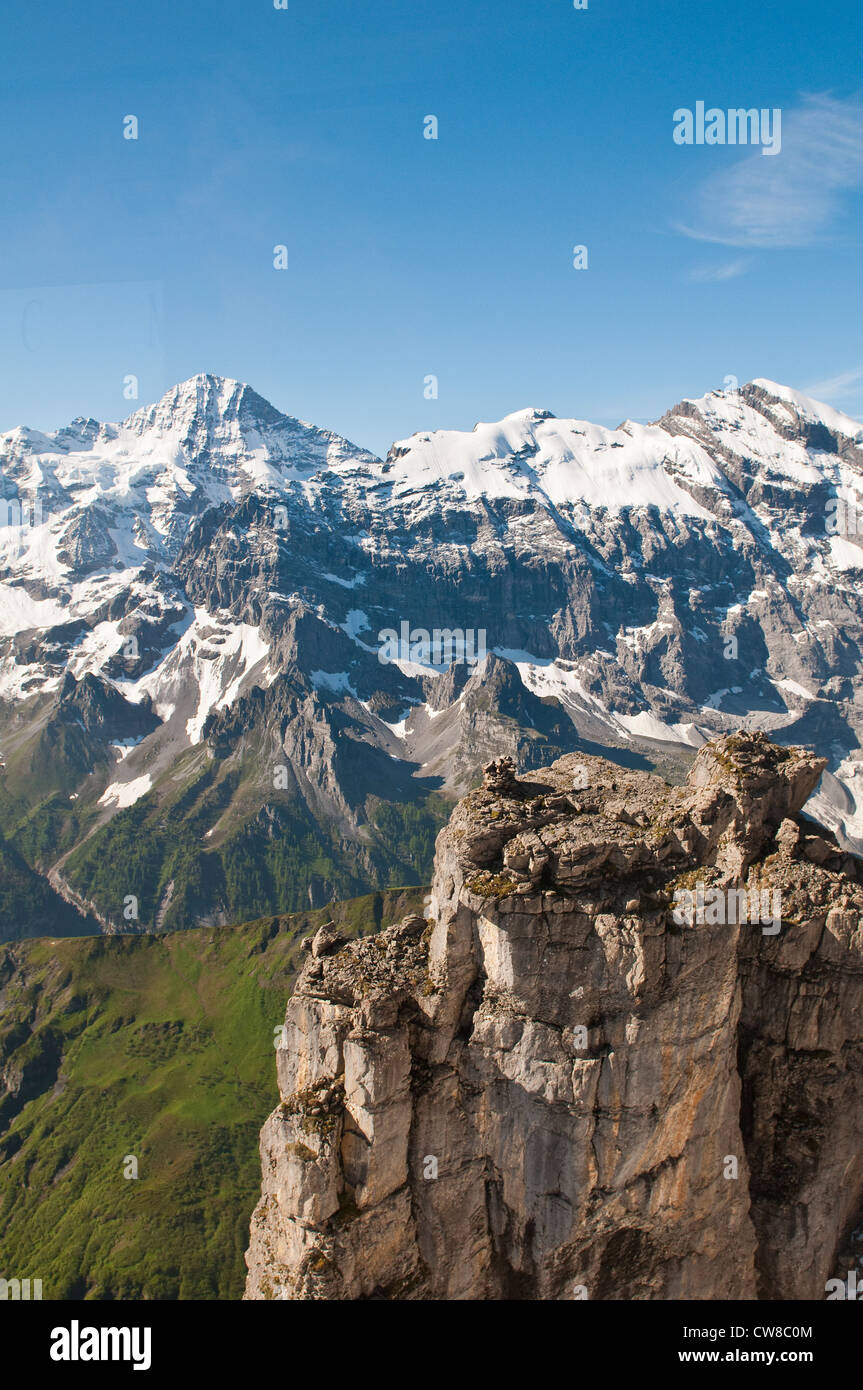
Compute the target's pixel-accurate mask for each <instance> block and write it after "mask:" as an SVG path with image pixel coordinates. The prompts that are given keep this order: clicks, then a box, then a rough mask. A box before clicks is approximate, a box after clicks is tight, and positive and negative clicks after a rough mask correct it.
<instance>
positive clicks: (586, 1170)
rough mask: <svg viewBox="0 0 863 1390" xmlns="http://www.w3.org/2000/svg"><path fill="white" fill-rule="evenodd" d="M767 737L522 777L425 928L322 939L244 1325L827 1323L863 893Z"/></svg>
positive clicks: (297, 995)
mask: <svg viewBox="0 0 863 1390" xmlns="http://www.w3.org/2000/svg"><path fill="white" fill-rule="evenodd" d="M822 766H823V762H822V760H820V759H817V758H815V757H813V756H812V755H811V754H810V753H808V752H805V751H803V750H800V749H783V748H779V747H776V746H775V745H772V744H771V743H769V742H768V741H767V739H766V738H765V737H764V736H763V735H757V734H756V735H750V734H747V735H734V736H730V737H725V738H723V739H720V740H717V741H715V742H713V743H711V744H709V745H707V746H705V747H704V748H703V749H702V750H701V751H700V752H699V754H698V757H697V758H696V761H695V763H694V765H693V767H692V770H691V773H690V776H689V780H688V783H687V785H686V786H684V787H679V788H674V789H673V788H671V787H669V786H668V785H667V784H666V783H665V782H663V781H662V780H661V779H660V778H658V777H656V776H652V775H648V774H645V773H640V772H629V771H623V770H621V769H620V768H619V767H616V766H612V765H611V764H609V763H607V762H605V761H604V760H601V759H598V758H591V757H583V758H582V757H576V756H572V755H568V756H566V757H564V758H562V759H560V760H559V761H558V762H556V763H554V765H553V766H552V767H551V768H549V769H546V770H543V771H542V772H541V773H536V774H532V775H531V777H530V778H527V777H524V778H520V779H519V778H515V777H513V776H512V770H511V768H509V767H508V766H507V765H506V764H505V763H502V762H498V763H497V764H495V765H493V766H491V767H490V768H489V769H487V775H486V785H485V786H483V787H482V788H480V789H478V790H476V791H474V792H472V793H470V794H469V795H468V796H467V797H465V799H464V800H463V801H462V802H461V803H460V804H459V806H458V808H457V809H456V811H455V813H454V815H453V817H452V820H451V822H450V824H449V825H448V827H447V828H446V829H445V830H444V831H443V832H442V833H441V835H440V837H439V840H438V847H437V859H436V872H435V878H434V885H433V891H432V899H431V904H430V908H429V915H428V920H425V919H422V918H417V917H409V918H406V919H405V920H404V921H403V922H402V923H401V924H400V925H398V926H395V927H392V928H390V929H389V930H387V931H385V932H383V933H381V934H380V935H379V936H376V937H372V938H367V939H364V940H360V941H355V942H351V943H348V944H344V943H342V942H340V941H339V940H338V939H337V938H336V939H332V940H331V939H330V938H327V940H326V941H325V940H323V939H319V940H316V942H315V943H313V948H312V950H311V951H310V954H309V956H308V958H307V963H306V965H305V968H304V970H303V972H302V974H301V976H300V977H299V980H298V982H297V985H296V988H295V991H294V995H293V998H292V999H291V1001H290V1003H289V1005H288V1010H287V1017H286V1022H285V1032H284V1035H283V1039H282V1045H281V1047H280V1048H279V1050H278V1054H277V1057H278V1076H279V1086H280V1093H281V1103H280V1105H279V1106H278V1108H277V1109H276V1110H275V1111H274V1113H273V1114H272V1115H271V1116H270V1118H269V1120H268V1121H267V1122H266V1125H265V1126H264V1129H263V1132H262V1136H261V1153H262V1159H263V1185H262V1196H261V1200H260V1202H259V1204H258V1206H257V1208H256V1210H255V1213H254V1215H253V1218H252V1226H251V1243H250V1249H249V1252H248V1254H247V1264H248V1269H249V1274H248V1281H247V1292H246V1297H247V1298H252V1299H256V1298H281V1299H301V1300H305V1299H334V1300H345V1299H374V1298H386V1299H414V1300H415V1299H509V1298H517V1299H571V1298H584V1297H587V1298H591V1299H675V1298H681V1299H714V1298H743V1299H754V1298H781V1299H788V1298H823V1297H824V1285H825V1281H826V1280H827V1279H828V1278H829V1277H830V1276H831V1274H832V1273H833V1272H834V1263H835V1260H836V1257H837V1253H838V1252H839V1251H840V1249H842V1248H843V1241H844V1242H846V1245H847V1241H848V1239H849V1232H850V1230H851V1227H852V1225H853V1224H854V1220H855V1217H856V1215H857V1213H858V1212H859V1210H860V1205H861V1197H863V1143H861V1140H863V928H861V906H863V884H861V882H860V877H859V876H858V875H859V868H860V865H859V861H857V860H855V859H854V858H852V857H850V856H849V855H847V854H846V853H844V852H843V851H841V850H840V849H839V847H838V845H837V843H836V842H835V841H834V840H832V838H830V837H829V836H827V835H823V834H821V833H815V828H814V826H812V825H811V824H808V823H807V822H805V821H802V820H801V819H799V814H798V813H799V811H800V808H801V806H802V805H803V803H804V801H805V800H806V798H807V797H808V796H809V795H810V793H811V791H812V788H813V787H814V786H815V784H816V782H817V780H818V777H819V775H820V773H821V769H822Z"/></svg>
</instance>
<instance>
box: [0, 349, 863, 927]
mask: <svg viewBox="0 0 863 1390" xmlns="http://www.w3.org/2000/svg"><path fill="white" fill-rule="evenodd" d="M0 496H2V498H3V499H5V503H6V508H7V512H6V515H5V517H0V520H7V521H8V522H9V523H10V524H8V525H6V526H5V527H0V658H2V660H0V757H2V758H3V759H4V760H5V761H4V766H3V767H2V768H0V778H2V779H3V784H4V789H5V807H6V809H5V811H4V812H3V813H2V814H3V819H2V823H0V830H2V832H3V834H4V835H5V837H6V838H7V839H8V840H9V841H11V842H12V844H13V847H14V848H15V850H16V851H17V852H20V853H21V854H23V855H24V857H25V858H26V859H27V861H28V862H29V863H30V864H31V865H32V866H33V867H36V868H38V869H39V870H40V871H42V872H47V873H50V874H51V877H52V881H53V882H54V884H55V886H57V887H59V888H60V890H61V891H62V892H64V893H66V895H67V896H69V897H72V898H74V899H75V900H76V901H78V902H79V903H86V904H88V905H90V906H91V907H92V909H93V911H94V912H96V914H97V915H98V916H99V917H101V919H102V920H103V922H104V923H105V924H108V925H110V926H115V927H120V928H124V927H126V928H128V927H131V928H132V929H134V928H135V927H136V926H138V927H139V928H140V927H153V926H158V925H165V924H167V925H172V924H173V925H183V924H190V923H191V922H192V921H195V920H211V919H212V920H230V919H232V917H233V916H234V915H241V913H242V912H246V913H247V914H249V915H251V913H252V910H253V909H254V910H260V911H271V910H275V909H276V908H283V909H287V908H289V907H293V906H298V905H303V904H304V903H307V902H309V901H311V902H312V903H315V904H317V903H318V902H320V901H326V899H327V896H328V895H329V894H330V893H333V892H338V893H340V894H342V895H344V894H345V893H346V892H351V891H357V892H359V891H363V890H365V889H367V888H368V887H369V886H375V885H386V884H388V883H390V882H395V881H419V880H421V877H422V874H423V873H424V872H425V871H426V868H427V862H426V861H427V858H428V855H429V853H430V846H431V839H432V837H433V833H434V829H435V826H436V825H437V824H438V823H439V821H440V818H441V815H442V814H443V812H444V810H445V802H444V801H443V800H441V797H446V796H447V795H451V794H453V793H455V792H457V791H460V790H462V789H463V788H464V787H465V786H466V785H469V783H470V782H471V780H472V779H473V778H475V776H476V774H477V771H478V767H479V765H480V763H481V762H482V761H484V760H486V759H487V758H488V757H489V756H494V755H499V754H500V753H502V752H508V753H512V754H514V755H515V756H516V757H517V759H518V760H519V761H520V762H521V764H522V765H523V766H531V765H538V764H540V763H542V762H548V761H549V759H550V758H551V757H553V756H557V755H558V753H559V752H563V751H569V750H571V749H577V748H578V747H589V748H591V749H596V748H601V749H603V750H606V751H609V752H610V754H611V756H614V757H617V758H618V759H619V760H621V761H629V762H641V763H644V762H645V760H646V761H647V762H649V763H654V764H658V765H660V766H662V767H665V768H667V769H669V771H670V772H672V773H673V772H675V771H677V770H679V769H681V768H682V766H683V765H684V764H685V762H686V760H688V759H689V758H690V757H691V756H692V752H693V750H694V749H695V748H696V747H697V746H698V745H699V744H700V743H701V742H702V741H703V739H704V738H705V737H706V736H707V735H708V734H709V733H711V732H713V731H719V730H724V729H729V728H734V727H738V726H739V725H741V724H746V725H748V726H750V727H758V728H764V729H767V730H769V731H777V732H778V731H781V736H782V738H783V740H785V741H791V742H804V743H810V744H813V745H814V746H815V747H816V748H818V750H819V751H820V752H822V753H824V754H825V755H826V756H828V757H829V758H830V769H831V771H830V772H829V773H828V774H825V778H824V780H823V783H822V786H821V788H820V789H819V792H818V794H817V795H816V797H815V798H814V799H813V801H812V802H811V803H810V808H809V809H810V810H811V811H812V813H813V814H814V815H816V816H818V817H819V818H821V819H822V820H823V822H824V823H825V824H826V825H827V826H828V827H830V828H831V829H833V830H834V831H835V832H836V833H837V834H838V835H839V836H840V838H842V839H843V840H844V841H845V842H846V843H847V844H848V845H849V846H850V847H852V848H856V849H858V850H861V849H863V759H861V756H860V754H859V751H858V750H859V742H860V740H859V734H860V728H861V723H863V716H861V709H863V705H861V699H860V692H861V676H863V658H861V651H860V638H861V629H863V599H861V592H860V590H861V580H863V426H861V425H860V424H859V423H857V422H856V421H854V420H851V419H850V418H848V417H847V416H844V415H841V414H840V413H839V412H837V411H834V410H832V409H830V408H829V407H828V406H824V405H820V404H818V403H817V402H815V401H812V400H810V399H808V398H807V397H805V396H803V395H801V394H799V393H797V392H794V391H791V390H789V389H788V388H786V387H783V386H778V385H776V384H774V383H771V382H768V381H755V382H752V383H751V384H750V385H748V386H746V387H744V388H743V389H742V390H740V391H739V392H729V393H721V392H715V393H711V394H710V395H708V396H706V397H704V398H702V399H700V400H693V401H684V402H682V403H681V404H679V405H677V406H676V407H674V409H673V410H671V411H670V412H669V413H668V414H667V415H665V416H664V417H663V418H662V419H661V420H659V421H658V422H656V423H655V424H651V425H639V424H634V423H632V422H630V421H627V422H625V423H624V424H622V425H621V426H620V427H619V428H618V429H616V430H609V429H604V428H602V427H600V426H596V425H592V424H590V423H588V422H586V421H579V420H559V419H556V418H555V417H554V416H552V415H551V414H550V413H549V412H548V411H543V410H530V409H529V410H522V411H518V412H516V413H514V414H512V415H508V416H506V417H505V419H503V420H501V421H499V422H498V423H496V424H478V425H477V426H475V428H474V429H473V430H472V431H466V432H460V431H451V430H441V431H435V432H432V433H421V434H417V435H414V436H412V437H411V438H410V439H407V440H403V441H400V442H398V443H396V444H394V445H393V447H392V449H391V450H390V452H389V455H388V456H387V458H386V460H381V459H378V458H376V457H374V456H373V455H372V454H369V453H367V452H365V451H363V450H361V449H358V448H356V447H355V446H354V445H352V444H350V443H349V442H348V441H346V440H344V439H341V438H340V437H338V436H337V435H334V434H332V433H330V432H328V431H326V430H322V429H317V428H315V427H314V426H312V425H307V424H304V423H303V422H301V421H299V420H296V419H293V418H291V417H288V416H284V415H281V414H280V413H279V412H278V411H277V410H275V409H274V408H273V407H272V406H271V405H269V404H268V403H267V402H266V401H264V400H263V399H262V398H261V397H260V396H258V395H256V393H255V392H254V391H252V390H251V389H250V388H249V387H248V386H245V385H242V384H241V383H239V382H235V381H228V380H225V379H223V378H217V377H211V376H198V377H194V378H192V379H191V380H190V381H187V382H185V383H183V384H182V385H180V386H177V387H175V388H174V389H173V390H172V391H170V392H169V393H168V394H167V395H166V396H164V397H163V398H162V400H161V401H159V402H158V403H157V404H156V405H153V406H150V407H147V408H145V409H142V410H138V411H136V412H135V413H134V414H133V415H131V416H130V417H129V419H127V420H126V421H125V422H124V423H123V424H119V425H113V424H99V423H98V422H96V421H93V420H83V419H78V420H75V421H73V423H72V424H71V425H70V426H69V427H67V428H66V429H64V430H60V431H58V432H57V433H56V434H50V435H49V434H42V433H39V432H37V431H35V430H30V429H23V428H20V429H16V430H13V431H10V432H8V433H7V434H5V435H0ZM858 522H859V524H858ZM422 630H425V631H426V632H427V633H429V634H430V635H433V634H434V632H435V630H437V631H438V632H444V633H446V632H451V631H453V630H456V631H458V632H467V633H469V634H471V636H472V640H473V643H474V647H473V652H474V653H475V654H478V655H479V656H480V657H481V658H482V659H480V660H477V661H476V662H475V663H473V664H469V663H461V664H452V665H450V664H449V662H448V661H447V654H446V650H445V648H444V649H443V651H438V652H436V651H434V650H433V649H432V650H430V649H429V647H428V645H427V644H424V643H423V641H422ZM386 633H392V634H394V635H395V634H399V636H400V637H401V636H402V635H406V636H407V641H406V643H403V644H402V645H400V646H397V648H396V652H395V656H394V657H393V658H392V659H389V657H390V656H392V653H391V652H390V649H389V647H387V642H386V640H385V639H384V636H383V634H386ZM411 634H413V636H412V637H411ZM387 640H390V639H387ZM483 652H485V653H487V654H486V655H484V656H483V655H482V654H483ZM451 654H452V653H450V655H451ZM382 656H386V657H387V658H388V659H385V660H382V659H381V657H382ZM160 827H161V828H160ZM166 827H167V828H166ZM133 832H134V833H133ZM160 837H161V838H160ZM144 843H146V845H147V847H148V848H147V851H146V854H145V853H144V851H143V849H142V845H143V844H144ZM109 861H110V862H111V863H112V864H113V866H114V879H115V881H111V880H110V878H109V877H108V876H107V873H108V871H107V868H106V864H107V863H108V862H109ZM144 861H146V862H144ZM240 865H242V874H241V872H240V867H239V866H240ZM244 874H246V875H248V874H251V875H252V876H253V878H254V879H255V883H256V886H255V887H254V888H253V889H251V888H248V885H247V883H246V879H245V878H243V875H244ZM241 880H242V881H241ZM124 890H126V891H124ZM129 895H131V896H132V897H133V898H135V899H136V900H137V904H138V906H137V911H138V915H137V916H132V917H129V916H125V917H124V913H123V911H122V910H121V905H122V903H123V902H124V901H125V899H126V898H127V897H128V896H129Z"/></svg>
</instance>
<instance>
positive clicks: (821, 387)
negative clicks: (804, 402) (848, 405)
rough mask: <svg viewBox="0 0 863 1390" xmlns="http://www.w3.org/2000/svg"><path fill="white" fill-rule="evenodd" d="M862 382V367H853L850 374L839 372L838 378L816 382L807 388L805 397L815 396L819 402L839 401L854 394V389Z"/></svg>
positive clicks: (833, 377)
mask: <svg viewBox="0 0 863 1390" xmlns="http://www.w3.org/2000/svg"><path fill="white" fill-rule="evenodd" d="M861 382H863V367H854V368H853V369H852V370H851V371H850V372H841V373H840V375H839V376H832V377H829V378H828V379H827V381H816V382H815V385H814V386H807V387H806V388H805V389H806V394H807V396H815V398H816V399H817V400H820V401H832V400H841V399H842V397H843V396H850V395H852V394H856V392H855V391H854V387H855V386H858V385H859V384H860V383H861Z"/></svg>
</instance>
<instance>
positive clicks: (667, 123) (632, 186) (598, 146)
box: [0, 0, 863, 452]
mask: <svg viewBox="0 0 863 1390" xmlns="http://www.w3.org/2000/svg"><path fill="white" fill-rule="evenodd" d="M3 28H4V50H5V51H4V84H3V90H2V96H0V146H2V167H3V170H4V175H5V177H4V185H5V195H6V196H5V198H4V217H3V219H2V224H0V252H2V254H0V366H2V371H0V428H2V429H7V428H10V427H11V426H13V425H15V424H20V423H26V424H30V425H33V426H37V427H41V428H45V429H47V428H56V427H57V426H58V425H60V424H63V423H65V422H66V421H67V420H69V419H71V418H72V417H73V416H75V415H79V414H82V415H93V416H96V417H97V418H100V419H121V418H123V417H124V416H125V415H127V414H128V413H130V411H131V410H132V409H134V408H135V407H136V402H134V401H129V400H127V399H124V397H123V382H124V378H126V377H127V376H128V375H129V374H134V375H136V376H137V377H138V381H139V393H140V396H139V400H138V402H137V404H143V403H145V402H147V401H150V400H153V399H156V398H157V397H158V396H160V395H161V394H162V393H163V391H164V390H166V389H167V387H168V386H170V385H172V384H173V383H174V382H176V381H179V380H182V379H184V378H185V377H188V376H191V375H193V374H194V373H195V372H198V371H209V372H214V373H219V374H222V375H225V376H233V377H238V378H240V379H242V380H246V381H249V382H250V383H251V384H252V385H253V386H254V387H255V388H256V389H257V390H258V391H260V392H261V394H262V395H264V396H266V397H268V399H270V400H271V401H272V402H273V403H274V404H275V405H277V406H278V407H279V408H280V409H281V410H284V411H286V412H287V413H289V414H295V415H299V416H301V417H302V418H304V419H307V420H312V421H314V422H315V423H317V424H321V425H326V426H329V427H331V428H333V429H336V430H338V431H339V432H341V433H343V434H345V435H346V436H347V437H348V438H350V439H353V440H354V441H355V442H357V443H359V444H362V445H365V446H366V447H369V448H372V449H374V450H376V451H377V452H381V451H385V450H386V449H387V447H388V446H389V444H390V442H391V441H392V440H393V439H396V438H400V437H403V436H404V435H407V434H410V433H412V432H413V431H415V430H426V429H432V428H443V427H446V428H470V427H471V426H472V425H473V424H474V422H475V421H476V420H478V419H486V420H490V419H498V418H499V417H500V416H502V415H504V414H506V413H507V412H509V411H513V410H518V409H520V408H522V407H524V406H527V405H535V406H540V407H545V408H548V409H550V410H552V411H554V412H555V414H557V415H574V416H580V417H586V418H589V419H594V420H598V421H600V422H603V423H606V424H611V425H613V424H617V423H619V421H620V420H622V419H623V418H624V417H625V416H630V417H632V418H635V419H648V418H654V417H656V416H657V415H659V414H661V413H662V412H663V411H664V410H665V409H666V408H667V407H668V406H670V405H672V404H673V403H675V402H676V401H677V400H679V399H680V398H681V397H683V396H694V395H700V394H702V393H703V392H705V391H707V390H710V389H713V388H715V387H719V386H721V385H722V384H723V381H724V380H725V379H726V378H727V377H729V376H734V377H737V378H738V379H739V380H740V381H741V382H743V381H745V380H748V379H750V378H751V377H754V376H766V377H771V378H773V379H775V380H780V381H783V382H787V383H788V384H790V385H793V386H796V387H798V388H801V389H804V390H805V389H807V388H809V389H811V388H813V387H816V386H817V387H818V388H820V394H821V395H822V396H823V397H824V398H826V399H829V400H830V401H831V402H832V403H833V404H835V405H836V406H837V407H839V408H840V409H843V410H846V411H848V412H849V413H850V414H859V415H861V416H863V341H861V323H863V314H861V308H863V288H861V287H863V276H861V242H863V230H861V229H863V218H861V211H863V196H861V191H863V78H861V65H860V58H859V55H860V53H861V50H863V7H861V6H860V4H859V0H843V3H839V0H819V3H817V4H814V3H809V2H808V0H807V2H806V3H803V0H783V3H782V4H781V5H780V4H778V3H775V4H773V5H755V4H753V3H752V0H724V3H722V4H719V3H701V2H700V0H662V3H654V4H651V3H649V0H622V2H621V0H588V9H587V10H575V9H574V8H573V5H572V3H571V0H530V3H527V0H524V2H523V3H517V2H516V0H498V2H497V3H492V2H491V0H437V2H436V3H433V4H426V5H424V4H421V3H417V0H413V3H408V0H376V2H375V3H374V4H372V3H369V2H368V0H366V3H359V2H355V0H289V8H288V9H287V10H286V11H284V10H276V9H275V8H274V7H273V4H272V0H234V2H233V3H226V2H225V0H209V2H206V0H200V3H191V2H190V0H172V3H163V0H140V3H138V4H135V5H128V4H120V5H118V4H117V3H116V2H115V0H111V3H106V2H104V0H91V3H89V4H87V5H86V6H84V7H83V8H82V7H79V6H71V5H69V4H68V3H59V0H47V3H40V4H38V5H33V6H18V7H16V8H15V11H13V12H10V13H9V14H8V15H7V16H6V17H5V18H4V26H3ZM699 100H703V101H705V102H706V103H707V105H708V106H715V107H718V108H722V109H725V108H729V107H739V106H745V107H751V106H757V107H759V108H761V107H764V108H771V109H772V108H775V107H778V108H781V109H782V112H783V117H782V130H783V143H782V150H781V152H780V153H779V154H778V155H776V156H774V157H766V156H764V155H762V154H761V152H760V150H758V149H755V150H753V149H741V148H740V147H737V148H735V149H732V148H729V147H722V146H713V147H709V146H706V145H702V146H689V147H687V146H680V145H677V144H675V142H674V139H673V113H674V111H675V110H676V109H678V108H680V107H688V108H694V107H695V103H696V102H697V101H699ZM129 114H134V115H136V116H137V118H138V122H139V138H138V139H137V140H136V141H132V140H124V139H123V118H124V116H126V115H129ZM429 114H434V115H436V116H437V118H438V121H439V138H438V140H437V141H431V140H426V139H424V138H423V119H424V117H425V116H426V115H429ZM278 244H285V245H287V247H288V257H289V264H288V269H287V270H284V271H277V270H275V269H274V268H273V248H274V246H275V245H278ZM576 244H584V245H586V246H587V247H588V255H589V268H588V269H587V270H581V271H576V270H575V269H573V266H572V248H573V246H574V245H576ZM429 374H434V375H435V376H437V378H438V382H439V395H438V399H437V400H428V399H425V396H424V380H425V378H426V376H428V375H429Z"/></svg>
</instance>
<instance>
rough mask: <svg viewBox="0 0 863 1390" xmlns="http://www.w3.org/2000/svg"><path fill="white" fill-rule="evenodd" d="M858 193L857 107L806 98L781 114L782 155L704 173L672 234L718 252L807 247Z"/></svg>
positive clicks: (862, 140)
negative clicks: (845, 196) (735, 248)
mask: <svg viewBox="0 0 863 1390" xmlns="http://www.w3.org/2000/svg"><path fill="white" fill-rule="evenodd" d="M705 150H707V147H705ZM708 153H715V151H708ZM861 187H863V102H861V101H860V100H859V99H858V98H854V99H853V100H847V101H839V100H836V99H835V98H833V97H828V96H810V97H807V98H805V100H804V103H803V105H802V106H800V107H798V108H796V109H795V110H793V111H787V112H783V120H782V149H781V151H780V153H779V154H778V155H776V156H775V157H774V158H772V159H765V158H764V156H763V154H762V152H761V150H760V149H759V150H757V151H755V152H753V153H752V154H749V155H747V156H746V157H745V158H744V159H742V160H741V161H739V162H738V163H737V164H735V165H734V166H733V168H731V169H723V170H722V171H721V172H718V173H715V174H711V175H709V176H708V177H707V178H706V179H704V180H703V182H702V183H701V184H700V185H699V186H698V187H697V188H696V190H695V194H694V197H693V200H692V211H691V213H690V215H689V216H688V217H687V218H686V220H685V222H684V223H683V224H682V225H679V226H678V230H679V231H682V232H684V233H685V235H687V236H690V237H694V238H695V239H696V240H698V241H712V242H718V243H719V244H721V245H724V246H747V247H778V246H809V245H811V244H812V243H813V242H816V241H818V240H819V239H820V238H821V237H822V236H823V235H824V234H825V233H826V231H827V230H828V228H829V226H830V224H831V222H832V221H833V220H834V218H835V217H836V216H837V215H838V214H839V213H840V212H841V210H842V199H843V194H846V193H849V192H852V191H853V190H854V189H857V188H861Z"/></svg>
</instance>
